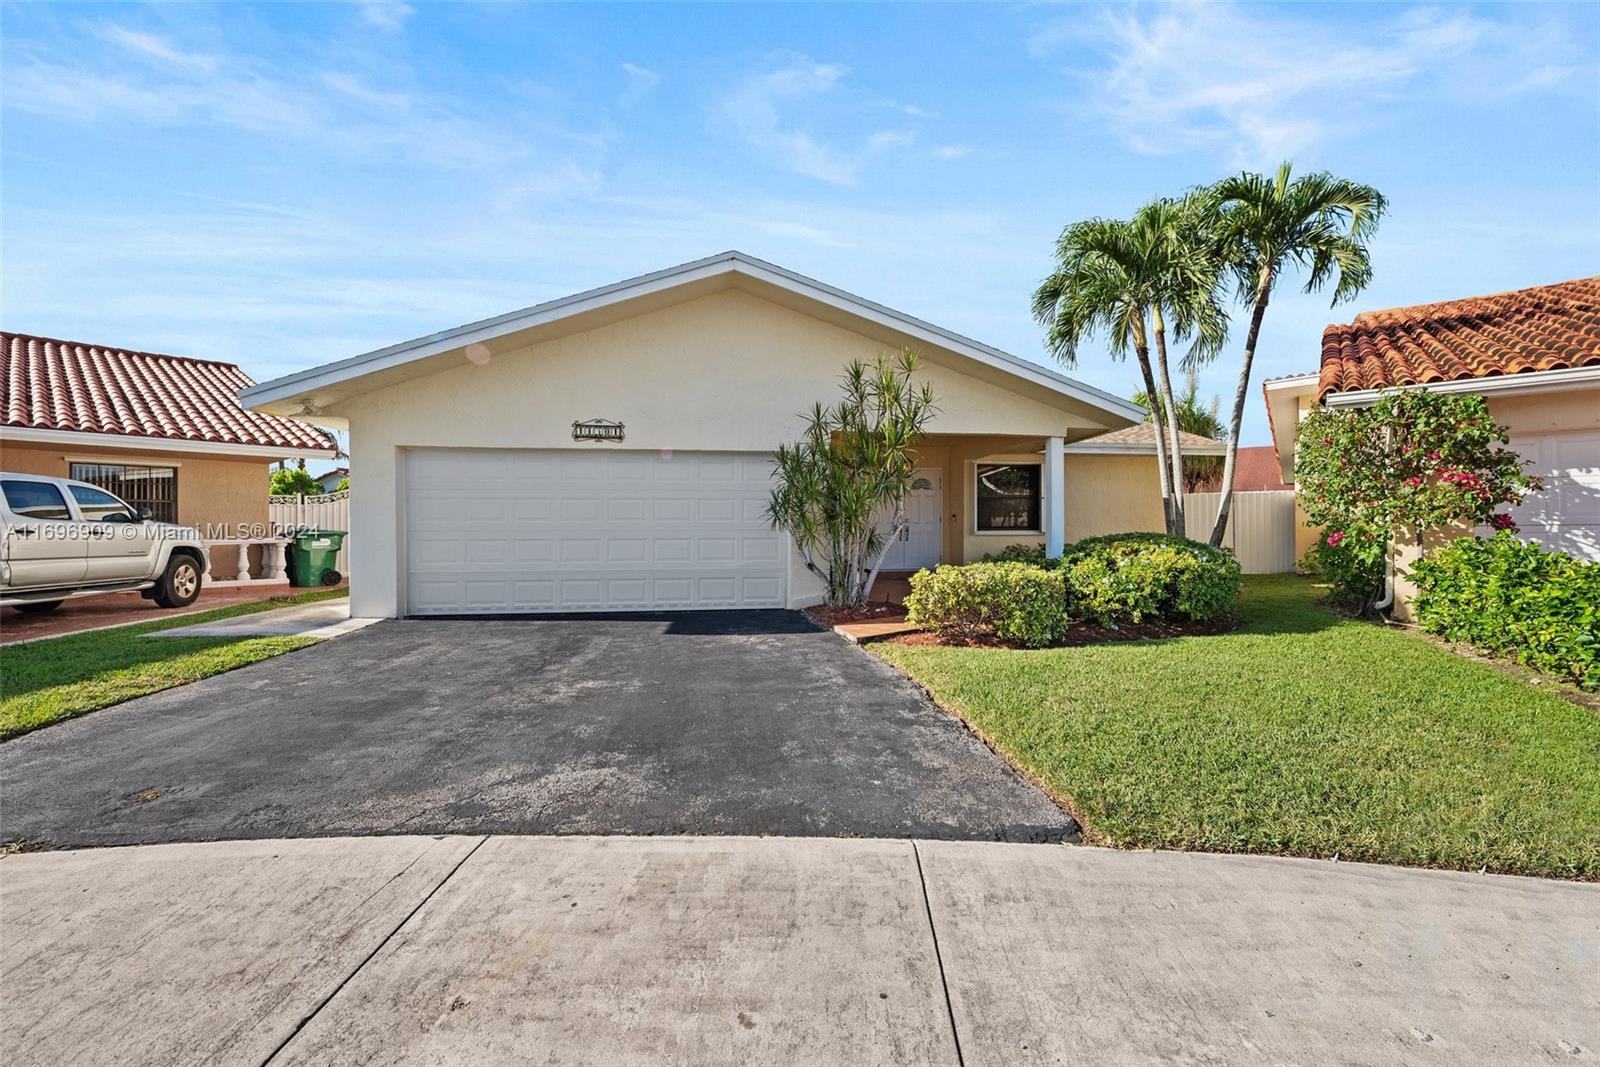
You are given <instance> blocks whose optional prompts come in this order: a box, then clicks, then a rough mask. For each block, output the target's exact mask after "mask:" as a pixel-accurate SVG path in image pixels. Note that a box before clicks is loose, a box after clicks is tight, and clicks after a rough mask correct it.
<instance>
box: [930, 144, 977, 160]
mask: <svg viewBox="0 0 1600 1067" xmlns="http://www.w3.org/2000/svg"><path fill="white" fill-rule="evenodd" d="M933 154H934V155H936V156H938V157H939V158H940V159H965V158H966V157H967V156H969V155H971V154H972V149H971V147H969V146H968V145H964V144H942V145H940V146H939V147H938V148H935V149H934V150H933Z"/></svg>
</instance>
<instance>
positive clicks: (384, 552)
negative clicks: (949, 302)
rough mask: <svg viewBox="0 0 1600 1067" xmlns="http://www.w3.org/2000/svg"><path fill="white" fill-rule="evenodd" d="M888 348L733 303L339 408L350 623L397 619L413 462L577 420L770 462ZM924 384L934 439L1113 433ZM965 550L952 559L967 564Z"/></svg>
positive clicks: (799, 573) (999, 397) (955, 382)
mask: <svg viewBox="0 0 1600 1067" xmlns="http://www.w3.org/2000/svg"><path fill="white" fill-rule="evenodd" d="M882 348H883V346H882V345H881V344H880V343H878V342H877V341H874V340H873V339H871V338H868V337H866V336H863V335H861V334H857V333H854V332H852V331H850V330H846V329H843V328H842V327H839V326H836V325H833V324H831V323H827V322H823V321H822V320H820V319H817V318H813V317H811V316H809V315H806V314H803V313H801V312H798V311H795V310H792V309H789V308H785V307H781V306H779V305H777V304H775V303H772V302H770V301H767V300H763V299H761V298H760V297H757V296H754V295H751V294H749V293H745V292H742V291H739V290H725V291H722V292H716V293H712V294H709V295H706V296H702V297H699V298H697V299H693V300H689V301H685V302H683V303H679V304H675V305H672V306H669V307H666V308H662V309H659V310H656V311H652V312H649V313H647V314H643V315H639V316H636V317H633V318H629V319H625V320H622V321H620V322H614V323H609V324H607V325H604V326H600V327H598V328H596V329H592V330H588V331H586V332H583V333H577V334H572V335H569V336H564V337H559V338H554V339H551V340H547V341H544V342H541V343H539V344H535V345H531V346H529V347H527V348H524V349H520V350H517V351H514V352H509V353H505V354H501V355H495V356H493V357H492V358H490V359H489V360H488V361H487V362H486V363H483V364H482V365H477V364H473V363H470V362H468V361H467V360H466V359H465V358H463V359H462V360H461V362H460V363H459V364H458V365H456V366H455V367H453V368H452V369H449V370H445V371H442V372H440V373H437V374H432V375H429V376H427V377H423V378H419V379H415V380H412V381H408V382H402V383H399V384H395V385H391V386H387V387H385V388H382V389H377V390H374V391H372V392H369V393H364V394H361V395H359V396H355V397H352V398H350V399H348V400H345V401H341V402H338V403H335V404H333V405H331V406H330V407H329V408H328V409H327V410H326V414H327V415H329V416H332V417H334V418H337V419H342V420H346V421H347V423H348V426H349V430H350V440H351V467H352V469H355V470H359V471H360V472H361V476H360V478H358V479H356V480H354V482H353V484H352V492H351V525H352V526H353V527H354V529H353V530H352V532H351V538H350V545H351V550H350V551H351V565H350V569H351V572H352V573H353V574H355V575H356V576H357V577H356V579H355V581H354V582H353V583H352V591H351V610H352V612H353V613H354V614H355V615H357V616H362V617H366V616H388V615H394V614H396V613H399V612H402V611H403V610H404V606H403V604H402V599H403V591H404V588H405V579H404V575H405V560H404V550H403V537H404V534H403V531H402V530H401V526H402V519H403V516H404V501H405V486H404V484H403V481H404V478H403V472H404V450H405V449H406V448H411V447H441V446H442V447H485V448H489V447H492V448H573V447H585V446H583V445H576V444H575V443H574V442H573V440H572V429H571V427H572V422H573V420H575V419H589V418H606V419H615V420H619V421H621V422H623V423H625V424H626V426H627V439H626V442H625V444H624V446H623V447H625V448H628V449H646V450H652V451H653V450H657V449H665V448H671V449H677V450H680V451H696V450H708V451H752V452H766V451H771V450H772V449H774V448H776V447H777V446H778V445H779V444H781V443H784V442H787V441H792V440H794V439H795V438H796V437H797V436H798V435H799V433H800V431H801V429H802V428H803V420H802V417H801V412H802V411H804V410H806V409H807V408H809V407H810V406H811V405H812V404H813V403H815V402H817V401H824V402H828V401H832V400H834V399H835V398H836V397H837V396H838V379H839V374H840V371H841V370H842V368H843V366H844V364H845V363H846V362H847V361H848V360H850V359H852V358H862V359H870V358H871V357H872V356H873V355H874V354H875V353H877V352H878V351H881V350H882ZM919 377H920V379H921V380H923V381H927V382H929V383H930V384H931V385H932V386H933V390H934V393H935V395H936V397H937V400H938V413H937V415H936V416H935V418H934V419H933V422H932V425H931V426H930V427H929V431H930V433H936V434H994V433H1004V434H1011V435H1018V436H1024V435H1029V436H1031V435H1038V436H1051V435H1059V436H1069V437H1082V436H1084V435H1085V434H1086V433H1088V432H1090V431H1092V430H1098V429H1103V428H1107V427H1101V426H1096V425H1095V424H1093V423H1091V422H1089V421H1088V420H1086V419H1085V418H1084V417H1083V416H1081V415H1077V414H1074V413H1071V412H1068V411H1065V410H1063V409H1062V408H1060V407H1055V406H1052V405H1050V404H1047V403H1044V402H1042V401H1041V400H1039V399H1037V398H1035V397H1034V396H1027V395H1023V393H1022V392H1013V391H1011V390H1009V389H1006V388H1002V387H1001V386H999V385H996V384H993V383H991V382H987V381H980V380H978V379H977V378H974V377H970V376H968V375H966V374H963V373H961V372H959V371H957V370H955V369H952V367H951V366H945V365H942V364H941V363H940V362H939V361H938V360H935V359H934V358H933V356H931V355H930V356H929V357H928V359H927V360H926V361H925V362H924V364H923V367H922V369H921V371H920V372H919ZM592 447H615V446H592ZM931 447H936V448H941V449H944V450H945V454H944V456H943V461H944V462H945V463H946V464H949V465H950V467H951V469H956V465H958V464H960V463H961V461H962V460H963V459H964V458H971V457H967V456H966V454H965V453H959V454H958V451H957V449H956V448H954V447H953V446H951V445H949V444H945V443H940V444H938V445H935V446H931ZM988 447H989V448H990V449H992V448H993V447H994V446H993V443H992V442H991V444H990V445H989V446H988ZM931 458H932V453H931V452H930V459H931ZM1152 462H1153V461H1152ZM1152 471H1153V467H1152ZM1152 476H1153V474H1152ZM952 480H953V479H950V478H947V479H946V485H947V487H948V486H949V485H950V484H951V482H952ZM1152 493H1153V491H1152ZM962 499H963V500H964V499H966V496H965V494H964V495H963V497H962ZM1157 510H1158V512H1159V506H1158V508H1157ZM1070 511H1071V509H1070V507H1069V513H1070ZM954 513H955V514H956V515H957V516H958V519H957V523H958V524H957V525H956V526H955V527H954V528H953V529H947V533H946V538H947V549H953V548H955V547H956V546H955V545H954V544H953V539H954V538H956V537H957V536H959V535H958V534H957V533H956V532H954V531H959V530H960V529H962V524H961V512H960V510H959V509H957V510H956V511H955V512H954ZM1069 522H1070V519H1069ZM967 547H968V546H965V545H963V546H962V555H960V556H955V555H954V553H951V555H952V557H953V558H966V556H965V552H966V550H967ZM789 573H790V600H791V602H792V603H793V602H803V601H804V600H806V599H809V598H811V597H814V595H815V593H816V583H815V581H814V579H812V578H811V576H810V575H808V574H807V573H806V572H805V571H804V569H803V567H802V566H801V565H800V563H799V561H798V558H797V557H796V558H795V559H794V560H792V561H791V566H790V572H789Z"/></svg>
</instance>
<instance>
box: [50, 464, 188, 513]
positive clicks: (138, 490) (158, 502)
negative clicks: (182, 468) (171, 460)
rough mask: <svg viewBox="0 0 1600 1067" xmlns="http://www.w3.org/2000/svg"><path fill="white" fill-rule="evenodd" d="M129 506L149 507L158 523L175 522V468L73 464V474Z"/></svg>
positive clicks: (176, 483) (176, 490)
mask: <svg viewBox="0 0 1600 1067" xmlns="http://www.w3.org/2000/svg"><path fill="white" fill-rule="evenodd" d="M71 476H72V477H73V478H74V479H76V480H78V481H80V482H88V483H89V484H90V485H98V486H99V487H100V488H102V489H104V490H105V491H106V492H108V493H113V494H115V495H117V496H119V497H121V498H122V499H123V500H125V501H127V502H128V503H129V504H132V505H133V506H134V507H135V508H149V509H150V517H151V518H152V519H155V520H156V521H157V522H177V521H178V469H177V468H176V467H142V466H135V465H132V464H128V463H74V464H73V465H72V475H71Z"/></svg>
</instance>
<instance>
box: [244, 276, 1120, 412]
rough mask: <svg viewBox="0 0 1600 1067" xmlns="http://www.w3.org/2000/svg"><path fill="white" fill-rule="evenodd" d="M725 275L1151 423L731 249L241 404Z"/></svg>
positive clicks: (364, 357) (1013, 359)
mask: <svg viewBox="0 0 1600 1067" xmlns="http://www.w3.org/2000/svg"><path fill="white" fill-rule="evenodd" d="M724 274H740V275H743V276H745V277H748V278H753V279H756V280H758V281H762V282H765V283H767V284H769V285H773V286H775V287H777V288H780V289H784V290H786V291H788V292H791V293H794V294H796V295H798V296H801V297H805V298H808V299H811V300H815V301H817V302H818V303H822V304H826V305H829V306H830V307H833V308H835V309H837V310H839V311H842V312H845V313H847V314H851V315H854V316H856V317H858V318H863V319H866V320H868V321H870V322H873V323H876V324H878V325H880V326H883V327H885V328H887V329H891V330H894V331H896V332H898V333H904V334H907V335H909V336H911V337H914V338H917V339H919V340H924V341H927V342H929V343H931V344H936V345H938V346H939V347H941V348H947V349H949V350H951V351H953V352H956V353H958V354H960V355H963V356H967V357H968V358H970V359H973V360H975V361H977V362H979V363H983V364H986V365H988V366H991V367H994V368H996V369H999V370H1002V371H1005V372H1006V373H1008V374H1011V375H1013V376H1015V377H1018V378H1021V379H1023V380H1025V381H1028V382H1031V383H1032V384H1034V385H1038V386H1042V387H1043V388H1046V389H1049V390H1051V391H1052V392H1055V393H1059V394H1061V395H1064V396H1069V397H1071V398H1073V399H1075V400H1078V401H1081V402H1083V403H1086V404H1089V405H1091V406H1093V407H1097V408H1100V409H1102V410H1104V411H1107V412H1109V413H1111V414H1113V415H1116V416H1119V417H1122V418H1125V419H1127V420H1129V421H1130V422H1138V421H1140V420H1142V419H1143V418H1144V414H1145V412H1144V409H1143V408H1141V407H1139V406H1138V405H1136V404H1134V403H1133V402H1131V401H1128V400H1123V399H1122V398H1121V397H1118V396H1115V395H1114V394H1112V393H1108V392H1105V391H1103V390H1100V389H1096V388H1094V387H1093V386H1090V385H1085V384H1084V383H1082V382H1079V381H1077V380H1076V379H1073V378H1068V377H1067V376H1065V375H1062V374H1057V373H1056V372H1054V371H1052V370H1050V369H1048V368H1046V367H1042V366H1040V365H1039V364H1037V363H1032V362H1030V361H1028V360H1025V359H1022V358H1021V357H1019V356H1014V355H1011V354H1010V353H1009V352H1003V351H1001V350H1000V349H998V348H993V347H990V346H989V345H985V344H982V343H981V342H978V341H974V340H972V339H971V338H969V337H963V336H961V335H960V334H957V333H952V332H950V331H949V330H946V329H943V328H941V327H938V326H935V325H933V324H932V323H928V322H924V321H923V320H921V319H918V318H915V317H913V316H910V315H906V314H904V313H902V312H899V311H895V310H893V309H892V308H888V307H885V306H883V305H882V304H877V303H874V302H872V301H870V300H865V299H863V298H861V297H859V296H855V295H853V294H851V293H847V292H845V291H844V290H842V289H836V288H834V287H833V286H830V285H825V284H824V283H822V282H819V281H816V280H814V279H812V278H807V277H805V276H804V275H800V274H796V273H794V272H793V271H789V270H785V269H784V268H782V267H779V266H777V265H775V264H772V263H767V262H765V261H764V260H759V259H756V258H755V257H753V256H747V255H745V254H744V253H742V252H724V253H721V254H720V255H715V256H709V257H707V258H705V259H697V260H695V261H693V262H691V263H684V264H681V265H680V266H676V267H668V268H667V269H665V270H660V271H656V272H655V273H653V274H645V275H641V276H640V277H637V278H630V279H628V280H626V281H621V282H616V283H614V284H612V285H607V286H602V287H601V288H598V289H590V290H588V291H586V292H582V293H576V294H574V295H572V296H567V297H562V298H560V299H558V300H551V301H548V302H547V303H543V304H536V305H534V306H533V307H529V308H523V309H522V310H520V311H513V312H509V313H507V314H505V315H500V316H497V317H495V318H492V319H484V320H482V321H480V322H474V323H469V324H467V325H465V326H458V327H456V328H455V329H453V330H445V331H443V332H441V333H435V334H429V335H428V336H426V337H419V338H417V339H415V340H412V341H404V342H401V343H400V344H397V345H390V346H389V347H387V348H380V349H376V350H374V351H372V352H366V353H363V354H361V355H358V356H351V357H350V358H349V359H343V360H339V361H337V362H334V363H326V364H323V365H322V366H320V367H312V368H311V369H309V370H304V371H298V372H296V373H294V374H288V375H284V376H283V377H281V378H274V379H272V380H271V381H266V382H262V383H260V384H259V385H253V386H250V387H249V388H247V389H242V390H240V392H239V401H240V403H241V404H243V405H244V406H245V407H247V408H260V407H262V406H264V405H267V404H271V403H275V402H277V401H280V400H287V399H289V398H291V397H294V396H298V395H300V394H302V393H306V392H309V391H311V390H314V389H319V388H324V387H326V386H330V385H335V384H337V383H339V382H343V381H348V380H350V379H352V378H356V377H360V376H361V375H365V374H372V373H375V372H377V371H382V370H387V369H389V368H391V367H398V366H401V365H403V364H406V363H410V362H412V361H414V360H419V359H426V358H428V357H429V356H435V355H439V354H440V353H443V352H449V351H451V350H452V349H456V348H462V347H465V346H466V345H470V344H474V343H478V342H485V341H490V340H493V339H494V338H496V337H500V336H503V335H504V334H508V333H514V332H516V331H518V330H526V329H530V328H532V327H535V326H541V325H544V324H546V323H550V322H556V321H559V320H561V319H565V318H570V317H572V316H574V315H580V314H583V313H585V312H589V311H596V310H600V309H603V308H606V307H609V306H611V305H613V304H618V303H621V302H623V301H625V300H632V299H636V298H638V297H642V296H649V295H651V294H653V293H658V292H662V291H664V290H667V289H673V288H677V287H678V286H682V285H688V284H691V283H693V282H697V281H703V280H706V279H710V278H715V277H717V276H719V275H724Z"/></svg>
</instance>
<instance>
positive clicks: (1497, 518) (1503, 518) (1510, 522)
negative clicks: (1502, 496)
mask: <svg viewBox="0 0 1600 1067" xmlns="http://www.w3.org/2000/svg"><path fill="white" fill-rule="evenodd" d="M1489 525H1490V526H1493V527H1494V528H1495V529H1496V530H1513V531H1514V530H1516V528H1517V520H1516V519H1513V518H1512V517H1511V516H1510V515H1507V514H1506V513H1505V512H1503V511H1501V512H1497V513H1495V514H1493V515H1490V516H1489Z"/></svg>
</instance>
